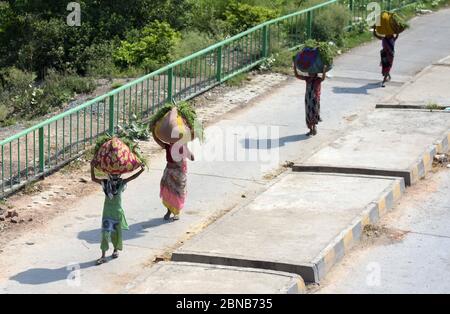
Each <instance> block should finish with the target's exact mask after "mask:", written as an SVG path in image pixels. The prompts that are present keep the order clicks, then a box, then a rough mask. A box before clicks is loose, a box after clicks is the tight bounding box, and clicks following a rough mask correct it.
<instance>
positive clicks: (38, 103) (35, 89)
mask: <svg viewBox="0 0 450 314" xmlns="http://www.w3.org/2000/svg"><path fill="white" fill-rule="evenodd" d="M35 79H36V76H35V75H34V74H33V73H30V72H24V71H21V70H19V69H17V68H7V69H3V70H2V71H0V81H1V88H0V107H3V108H8V109H4V110H3V114H2V115H0V117H1V116H5V115H6V116H8V115H12V116H13V117H21V118H33V117H35V116H40V115H44V114H47V113H48V112H49V110H51V109H54V108H60V107H61V106H62V105H63V104H64V103H66V102H67V101H68V100H70V99H72V97H73V96H74V95H75V94H80V93H90V92H92V91H93V90H94V89H95V87H96V85H95V82H94V81H93V80H91V79H88V78H82V77H79V76H77V75H75V74H73V73H66V74H59V73H57V72H56V71H54V70H50V71H49V72H48V74H47V76H46V80H45V81H43V82H41V83H40V84H36V82H35ZM10 118H11V116H10ZM0 121H2V122H3V124H5V122H7V121H6V120H5V117H3V118H2V119H0ZM6 124H7V123H6Z"/></svg>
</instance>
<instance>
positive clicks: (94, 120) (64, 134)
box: [0, 0, 415, 198]
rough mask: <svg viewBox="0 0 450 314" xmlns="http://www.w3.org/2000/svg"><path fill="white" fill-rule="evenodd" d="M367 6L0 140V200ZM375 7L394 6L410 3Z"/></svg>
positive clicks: (230, 44) (348, 3) (284, 20)
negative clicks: (133, 122) (134, 120)
mask: <svg viewBox="0 0 450 314" xmlns="http://www.w3.org/2000/svg"><path fill="white" fill-rule="evenodd" d="M369 2H372V1H369V0H345V1H342V0H341V1H340V0H331V1H327V2H324V3H322V4H319V5H316V6H313V7H311V8H308V9H305V10H302V11H299V12H296V13H293V14H289V15H286V16H283V17H280V18H277V19H274V20H271V21H268V22H266V23H263V24H261V25H258V26H256V27H253V28H251V29H249V30H247V31H245V32H243V33H240V34H238V35H236V36H233V37H231V38H229V39H226V40H224V41H222V42H219V43H217V44H215V45H213V46H210V47H208V48H206V49H204V50H202V51H199V52H197V53H194V54H192V55H190V56H188V57H186V58H183V59H181V60H179V61H176V62H174V63H172V64H169V65H167V66H165V67H163V68H161V69H159V70H158V71H156V72H153V73H150V74H148V75H145V76H143V77H141V78H140V79H137V80H135V81H133V82H131V83H129V84H127V85H124V86H122V87H120V88H118V89H116V90H113V91H111V92H109V93H107V94H105V95H103V96H100V97H97V98H95V99H93V100H91V101H88V102H86V103H84V104H82V105H80V106H78V107H76V108H73V109H70V110H68V111H66V112H64V113H61V114H58V115H56V116H54V117H53V118H50V119H48V120H46V121H43V122H41V123H39V124H37V125H35V126H33V127H31V128H29V129H26V130H24V131H22V132H20V133H18V134H16V135H14V136H11V137H9V138H7V139H5V140H2V141H1V142H0V154H1V156H0V162H1V175H0V198H1V197H5V196H7V195H8V194H10V193H12V192H13V191H15V190H17V189H19V188H20V187H22V186H23V185H24V184H26V183H29V182H31V181H33V180H36V179H39V178H41V177H43V176H45V175H47V174H48V173H49V172H52V171H55V170H57V169H59V168H60V167H62V166H64V165H65V164H67V163H68V162H70V161H72V160H74V159H75V158H77V157H79V156H80V155H81V154H83V152H85V150H86V148H88V147H89V146H91V145H92V144H93V143H94V142H95V140H96V139H97V138H98V137H99V136H100V135H102V134H104V133H106V132H108V133H110V134H113V133H114V131H115V129H116V127H117V126H118V125H120V124H124V123H126V122H127V121H129V119H130V117H131V116H132V115H136V116H138V117H139V118H141V119H147V118H149V117H150V116H151V115H152V114H153V113H154V112H155V111H156V110H157V109H158V108H160V107H161V106H162V105H164V104H165V103H167V102H172V101H182V100H189V99H191V98H193V97H195V96H197V95H199V94H201V93H203V92H205V91H206V90H208V89H211V88H213V87H215V86H216V85H219V84H221V83H222V82H224V81H226V80H228V79H230V78H231V77H233V76H235V75H237V74H239V73H242V72H245V71H248V70H249V69H251V68H254V67H255V66H257V65H258V64H260V63H261V62H264V61H265V60H266V59H267V57H269V56H270V55H271V54H272V53H274V52H277V51H281V50H282V49H295V48H297V47H299V46H301V44H302V43H303V42H304V41H305V40H306V39H308V38H311V37H315V33H316V30H315V26H314V25H316V24H315V23H314V17H315V16H318V14H320V13H321V12H322V11H325V10H334V9H335V7H336V6H343V7H345V9H346V10H348V11H349V12H350V20H349V21H348V25H351V26H352V25H355V24H358V23H363V22H364V21H365V19H366V17H367V14H368V12H367V4H368V3H369ZM378 2H379V3H380V4H381V5H382V8H383V9H388V8H390V9H395V8H400V7H403V6H406V5H409V4H411V3H413V2H415V1H414V0H405V1H400V0H384V1H378Z"/></svg>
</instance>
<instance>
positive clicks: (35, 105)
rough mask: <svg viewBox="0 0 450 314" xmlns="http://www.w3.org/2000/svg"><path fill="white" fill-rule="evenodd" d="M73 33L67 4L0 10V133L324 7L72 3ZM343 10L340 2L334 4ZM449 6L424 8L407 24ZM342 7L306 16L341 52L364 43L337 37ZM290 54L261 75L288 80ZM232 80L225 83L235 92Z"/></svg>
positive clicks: (440, 0)
mask: <svg viewBox="0 0 450 314" xmlns="http://www.w3.org/2000/svg"><path fill="white" fill-rule="evenodd" d="M77 2H78V3H80V5H81V11H82V18H81V22H82V23H81V26H80V27H69V26H68V25H67V24H66V18H67V15H68V13H69V12H68V11H67V10H66V7H67V1H66V0H53V1H47V0H32V1H31V0H17V1H0V127H4V126H8V125H14V124H15V123H17V122H20V121H30V120H32V119H36V118H39V117H41V116H43V115H45V114H48V113H50V112H54V111H57V110H60V109H61V108H64V106H65V105H66V104H67V103H68V102H69V101H71V100H73V99H74V98H75V97H77V96H78V95H80V94H90V93H92V92H93V91H94V90H95V89H96V88H97V83H96V82H97V81H98V80H99V79H108V80H110V81H111V88H117V87H120V86H121V84H122V83H117V82H112V80H113V79H118V78H133V77H138V76H140V75H143V74H145V73H148V72H151V71H154V70H156V69H158V68H159V67H161V66H163V65H165V64H168V63H170V62H172V61H174V60H177V59H179V58H182V57H185V56H187V55H190V54H192V53H193V52H196V51H198V50H200V49H202V48H205V47H207V46H209V45H211V44H213V43H215V42H217V41H220V40H223V39H225V38H228V37H230V36H232V35H234V34H237V33H239V32H241V31H244V30H246V29H248V28H250V27H252V26H255V25H257V24H260V23H262V22H264V21H266V20H269V19H272V18H275V17H278V16H280V15H284V14H287V13H290V12H294V11H297V10H300V9H302V8H306V7H310V6H312V5H314V4H317V3H321V2H323V0H240V1H237V0H215V1H211V0H130V1H106V0H100V1H87V0H80V1H77ZM342 3H343V4H345V1H343V2H342ZM448 3H450V0H433V1H431V0H424V1H420V2H418V3H417V4H416V5H414V6H410V7H408V8H407V9H405V10H403V11H404V12H403V11H402V13H404V14H405V15H406V16H407V17H411V16H413V15H415V14H416V12H418V11H421V10H427V9H432V10H435V9H438V8H440V7H442V6H444V5H447V4H448ZM348 21H349V12H348V9H347V7H346V6H344V5H337V6H335V7H334V8H333V10H323V11H320V12H318V14H317V15H315V18H314V23H313V33H314V38H315V39H317V40H320V41H326V42H333V43H335V44H336V47H337V48H338V49H339V50H340V51H341V52H343V51H345V50H347V49H349V48H352V47H354V46H357V45H359V44H360V43H363V42H366V41H368V40H370V39H371V34H370V32H369V31H368V28H366V27H364V26H361V27H357V28H355V29H352V30H351V31H350V32H345V31H344V28H345V26H347V24H348ZM292 55H293V52H287V51H284V50H281V49H280V50H278V51H277V50H275V51H274V52H273V55H272V56H271V57H270V58H269V59H268V60H267V61H266V62H264V63H263V64H262V65H261V70H271V71H278V72H282V73H290V72H289V71H290V66H291V63H292ZM243 82H245V75H241V76H238V77H236V78H235V79H233V80H232V81H230V82H229V84H230V85H232V86H239V85H241V84H242V83H243Z"/></svg>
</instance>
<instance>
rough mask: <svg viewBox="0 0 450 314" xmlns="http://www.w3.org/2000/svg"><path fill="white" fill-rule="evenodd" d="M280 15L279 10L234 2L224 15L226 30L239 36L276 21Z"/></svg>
mask: <svg viewBox="0 0 450 314" xmlns="http://www.w3.org/2000/svg"><path fill="white" fill-rule="evenodd" d="M278 15H279V11H278V10H273V9H269V8H266V7H262V6H252V5H249V4H246V3H242V2H238V1H232V2H231V3H230V4H229V5H228V7H227V8H226V10H225V13H224V16H225V23H226V30H227V31H228V33H229V34H237V33H240V32H243V31H245V30H247V29H249V28H251V27H253V26H256V25H258V24H261V23H264V22H265V21H268V20H271V19H274V18H276V17H278Z"/></svg>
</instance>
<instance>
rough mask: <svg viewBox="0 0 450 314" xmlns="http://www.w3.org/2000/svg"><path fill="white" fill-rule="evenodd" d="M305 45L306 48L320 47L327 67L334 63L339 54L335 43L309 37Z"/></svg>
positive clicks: (320, 52)
mask: <svg viewBox="0 0 450 314" xmlns="http://www.w3.org/2000/svg"><path fill="white" fill-rule="evenodd" d="M304 46H305V47H306V48H311V49H318V50H319V54H320V57H321V58H322V61H323V64H324V65H326V66H327V67H330V66H332V65H333V59H334V57H335V56H336V54H337V51H336V46H335V45H332V44H330V43H327V42H323V41H317V40H314V39H308V40H307V41H305V45H304Z"/></svg>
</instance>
